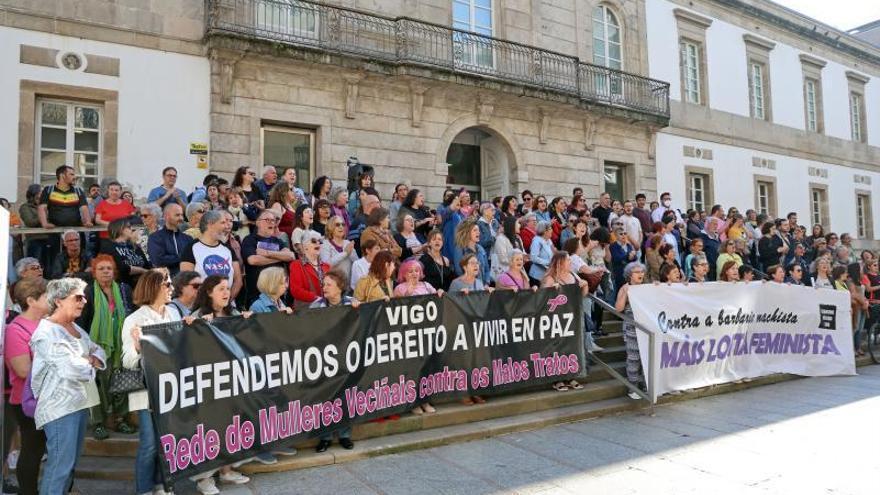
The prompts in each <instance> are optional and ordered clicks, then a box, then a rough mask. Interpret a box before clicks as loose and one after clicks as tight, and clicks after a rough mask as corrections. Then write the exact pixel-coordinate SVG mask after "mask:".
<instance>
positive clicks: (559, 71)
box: [207, 0, 669, 118]
mask: <svg viewBox="0 0 880 495" xmlns="http://www.w3.org/2000/svg"><path fill="white" fill-rule="evenodd" d="M207 25H208V34H209V35H210V34H231V35H237V36H243V37H251V38H257V39H262V40H267V41H274V42H279V43H283V44H289V45H294V46H300V47H305V48H310V49H315V50H319V51H323V52H333V53H341V54H345V55H350V56H355V57H365V58H368V59H371V60H381V61H386V62H389V63H394V64H406V65H417V66H428V67H435V68H442V69H445V70H449V71H452V72H455V73H462V74H468V75H474V76H478V77H483V78H490V79H496V80H500V81H504V82H509V83H514V84H519V85H523V86H528V87H535V88H539V89H541V90H545V91H552V92H555V93H560V94H564V95H567V96H573V97H576V98H578V99H580V100H583V101H585V102H593V103H600V104H604V105H609V106H617V107H622V108H628V109H632V110H636V111H639V112H642V113H646V114H651V115H656V116H660V117H663V118H668V117H669V83H667V82H664V81H660V80H657V79H652V78H649V77H644V76H639V75H636V74H631V73H628V72H624V71H621V70H618V69H612V68H608V67H602V66H599V65H595V64H590V63H586V62H582V61H581V60H580V59H579V58H578V57H574V56H571V55H565V54H562V53H559V52H555V51H552V50H545V49H542V48H537V47H534V46H529V45H525V44H522V43H517V42H514V41H508V40H503V39H499V38H495V37H493V36H488V35H483V34H478V33H473V32H469V31H464V30H461V29H456V28H453V27H449V26H442V25H439V24H435V23H431V22H426V21H421V20H416V19H412V18H409V17H395V18H390V17H385V16H382V15H378V14H373V13H369V12H365V11H362V10H357V9H351V8H345V7H336V6H331V5H326V4H322V3H318V2H314V1H312V0H208V10H207Z"/></svg>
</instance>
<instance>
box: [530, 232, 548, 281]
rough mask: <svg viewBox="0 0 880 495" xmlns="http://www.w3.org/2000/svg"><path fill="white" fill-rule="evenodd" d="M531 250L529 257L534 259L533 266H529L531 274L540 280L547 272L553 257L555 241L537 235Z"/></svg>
mask: <svg viewBox="0 0 880 495" xmlns="http://www.w3.org/2000/svg"><path fill="white" fill-rule="evenodd" d="M529 251H530V252H529V259H531V261H532V266H531V267H529V276H530V277H532V278H533V279H535V280H539V281H540V280H541V279H542V278H544V275H545V274H546V273H547V268H548V267H549V266H550V259H552V258H553V241H551V240H550V239H544V237H543V236H540V235H536V236H535V238H534V239H532V246H531V248H530V249H529Z"/></svg>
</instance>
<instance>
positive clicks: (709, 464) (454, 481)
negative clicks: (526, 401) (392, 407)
mask: <svg viewBox="0 0 880 495" xmlns="http://www.w3.org/2000/svg"><path fill="white" fill-rule="evenodd" d="M859 372H860V373H861V375H860V376H857V377H847V378H814V379H803V380H794V381H790V382H785V383H780V384H776V385H771V386H765V387H758V388H754V389H750V390H746V391H743V392H739V393H735V394H726V395H720V396H715V397H708V398H704V399H699V400H692V401H685V402H681V403H677V404H673V405H668V406H662V407H659V408H657V411H656V412H657V414H656V416H655V417H649V416H645V415H642V414H625V415H620V416H614V417H606V418H602V419H597V420H591V421H583V422H580V423H573V424H566V425H560V426H556V427H551V428H546V429H543V430H538V431H531V432H524V433H516V434H511V435H506V436H502V437H497V438H491V439H487V440H482V441H476V442H470V443H463V444H456V445H450V446H445V447H440V448H434V449H430V450H423V451H416V452H409V453H404V454H399V455H390V456H383V457H377V458H373V459H368V460H364V461H359V462H354V463H350V464H342V465H336V466H329V467H320V468H314V469H309V470H304V471H298V472H292V473H278V474H264V475H259V476H256V477H255V479H254V481H253V482H252V483H251V484H250V485H249V486H246V487H224V490H223V493H224V494H229V495H232V494H250V493H260V494H294V493H296V494H311V493H315V494H326V493H340V494H371V493H376V494H402V495H412V494H418V493H438V494H468V495H472V494H490V493H541V494H557V493H559V494H587V493H595V494H614V495H618V494H630V493H644V494H651V495H661V494H676V495H678V494H689V493H712V495H721V494H727V493H730V494H737V495H751V494H755V495H757V494H786V495H787V494H798V495H809V494H814V493H815V494H866V495H867V494H871V495H875V494H877V493H878V491H880V480H878V474H880V455H878V452H877V450H876V440H877V435H878V430H880V366H872V367H867V368H861V369H860V370H859ZM78 486H79V487H80V489H81V490H82V491H83V493H84V494H92V493H105V491H106V493H108V494H109V493H120V490H125V489H126V488H127V486H122V485H116V486H115V487H111V485H109V484H100V485H98V486H99V487H98V486H96V485H93V484H91V483H87V482H85V481H84V482H81V483H78ZM111 489H113V491H111ZM190 490H191V486H189V487H184V489H183V490H178V491H179V492H183V493H190ZM128 491H130V490H128Z"/></svg>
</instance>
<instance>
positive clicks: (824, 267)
mask: <svg viewBox="0 0 880 495" xmlns="http://www.w3.org/2000/svg"><path fill="white" fill-rule="evenodd" d="M813 287H815V288H817V289H833V288H834V284H832V283H831V262H830V261H829V260H828V258H827V257H825V256H823V257H821V258H819V259H818V260H816V276H815V277H814V278H813Z"/></svg>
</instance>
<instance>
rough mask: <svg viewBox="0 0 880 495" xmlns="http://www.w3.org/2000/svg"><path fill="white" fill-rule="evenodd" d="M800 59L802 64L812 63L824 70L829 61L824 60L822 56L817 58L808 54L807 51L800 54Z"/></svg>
mask: <svg viewBox="0 0 880 495" xmlns="http://www.w3.org/2000/svg"><path fill="white" fill-rule="evenodd" d="M800 59H801V63H802V64H806V65H812V66H813V67H815V68H817V69H819V70H822V68H824V67H825V64H827V63H828V62H826V61H824V60H822V59H821V58H816V57H814V56H812V55H807V54H806V53H801V54H800Z"/></svg>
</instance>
